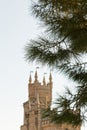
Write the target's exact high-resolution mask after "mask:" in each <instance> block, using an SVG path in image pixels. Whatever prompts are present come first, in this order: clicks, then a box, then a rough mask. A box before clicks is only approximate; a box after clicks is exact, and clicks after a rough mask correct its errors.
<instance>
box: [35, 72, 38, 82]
mask: <svg viewBox="0 0 87 130" xmlns="http://www.w3.org/2000/svg"><path fill="white" fill-rule="evenodd" d="M37 81H38V75H37V70H36V72H35V82H37Z"/></svg>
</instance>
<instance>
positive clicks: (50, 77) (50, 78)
mask: <svg viewBox="0 0 87 130" xmlns="http://www.w3.org/2000/svg"><path fill="white" fill-rule="evenodd" d="M49 81H50V83H52V74H51V72H50V76H49Z"/></svg>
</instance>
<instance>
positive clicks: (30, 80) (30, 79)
mask: <svg viewBox="0 0 87 130" xmlns="http://www.w3.org/2000/svg"><path fill="white" fill-rule="evenodd" d="M31 83H32V78H31V73H30V77H29V84H31Z"/></svg>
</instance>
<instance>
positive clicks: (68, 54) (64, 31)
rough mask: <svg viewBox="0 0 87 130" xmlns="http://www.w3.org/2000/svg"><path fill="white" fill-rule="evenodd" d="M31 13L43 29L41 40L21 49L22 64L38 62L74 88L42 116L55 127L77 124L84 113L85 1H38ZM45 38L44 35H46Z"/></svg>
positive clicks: (86, 92) (86, 90)
mask: <svg viewBox="0 0 87 130" xmlns="http://www.w3.org/2000/svg"><path fill="white" fill-rule="evenodd" d="M32 13H33V14H34V16H35V17H36V18H38V19H39V20H40V21H41V23H43V24H44V26H45V27H46V32H45V36H40V37H38V39H37V40H31V41H30V43H29V44H28V45H27V46H26V47H25V53H26V54H25V57H26V60H28V61H29V62H30V61H36V62H41V63H42V64H46V65H49V66H50V67H51V66H52V67H55V68H56V69H58V70H59V71H61V72H63V73H65V75H67V76H68V77H69V78H70V79H72V80H73V81H74V82H76V83H77V84H78V85H77V86H76V87H75V93H74V94H73V93H71V91H70V90H68V89H67V91H66V92H65V95H63V96H58V97H57V100H56V103H55V104H57V107H56V109H55V110H52V111H51V110H50V109H47V110H45V113H44V114H43V115H44V116H43V117H44V118H46V117H48V118H49V120H50V121H52V122H55V123H57V124H60V123H69V124H72V125H79V124H81V123H82V122H83V121H84V120H85V119H86V118H87V116H86V113H87V60H86V61H85V62H84V61H83V60H81V57H82V56H83V55H85V56H86V57H87V0H38V1H37V2H36V3H33V4H32ZM46 34H47V35H46Z"/></svg>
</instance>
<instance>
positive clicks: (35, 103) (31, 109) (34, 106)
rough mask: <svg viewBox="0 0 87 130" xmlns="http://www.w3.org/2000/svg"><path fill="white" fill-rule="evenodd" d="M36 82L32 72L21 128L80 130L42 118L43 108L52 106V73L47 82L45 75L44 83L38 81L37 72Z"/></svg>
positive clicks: (28, 129) (29, 129)
mask: <svg viewBox="0 0 87 130" xmlns="http://www.w3.org/2000/svg"><path fill="white" fill-rule="evenodd" d="M34 78H35V79H34V82H32V77H31V74H30V77H29V83H28V101H26V102H25V103H24V104H23V107H24V121H23V125H22V126H21V128H20V130H80V127H78V128H76V129H75V128H72V127H71V126H67V125H65V124H64V125H55V124H53V123H50V122H49V120H47V119H41V110H42V108H47V107H48V106H50V104H51V101H52V87H53V83H52V75H51V73H50V75H49V82H48V83H46V79H45V75H44V77H43V82H42V84H41V83H40V82H39V81H38V73H37V71H36V72H35V76H34Z"/></svg>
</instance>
